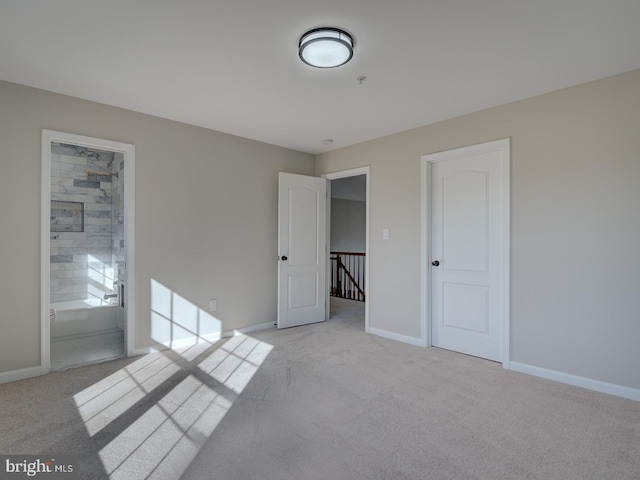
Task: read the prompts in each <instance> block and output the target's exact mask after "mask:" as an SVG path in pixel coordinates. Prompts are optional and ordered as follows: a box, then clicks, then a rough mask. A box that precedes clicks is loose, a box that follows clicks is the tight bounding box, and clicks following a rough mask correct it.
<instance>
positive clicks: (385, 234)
mask: <svg viewBox="0 0 640 480" xmlns="http://www.w3.org/2000/svg"><path fill="white" fill-rule="evenodd" d="M382 239H383V240H389V229H388V228H384V229H382Z"/></svg>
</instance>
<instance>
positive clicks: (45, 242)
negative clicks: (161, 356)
mask: <svg viewBox="0 0 640 480" xmlns="http://www.w3.org/2000/svg"><path fill="white" fill-rule="evenodd" d="M51 142H61V143H67V144H70V145H79V146H82V147H88V148H97V149H99V150H106V151H109V152H116V153H122V154H123V155H124V208H125V219H126V221H125V225H124V233H125V241H126V242H127V243H126V252H127V253H126V255H127V258H126V263H127V276H126V280H125V281H126V286H125V288H126V291H125V299H126V322H125V326H124V338H125V352H126V354H127V357H129V356H132V355H134V345H135V342H134V331H135V329H134V328H133V326H134V319H135V298H136V296H135V196H134V185H135V146H134V145H131V144H128V143H121V142H113V141H111V140H103V139H100V138H93V137H85V136H83V135H75V134H72V133H64V132H56V131H53V130H44V129H43V130H42V175H41V182H42V184H41V188H40V193H41V195H42V197H41V207H40V368H41V370H42V374H43V375H45V374H47V373H49V372H50V371H51V348H50V347H51V329H50V320H49V294H50V268H49V255H50V252H51V249H50V246H51V241H50V211H51Z"/></svg>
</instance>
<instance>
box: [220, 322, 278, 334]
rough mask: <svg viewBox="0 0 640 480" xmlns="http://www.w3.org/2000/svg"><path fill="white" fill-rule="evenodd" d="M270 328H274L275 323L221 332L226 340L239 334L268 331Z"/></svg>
mask: <svg viewBox="0 0 640 480" xmlns="http://www.w3.org/2000/svg"><path fill="white" fill-rule="evenodd" d="M272 328H276V326H275V322H267V323H260V324H258V325H251V326H250V327H245V328H239V329H235V330H227V331H226V332H222V337H223V338H227V337H233V336H235V335H238V334H241V333H254V332H261V331H263V330H270V329H272Z"/></svg>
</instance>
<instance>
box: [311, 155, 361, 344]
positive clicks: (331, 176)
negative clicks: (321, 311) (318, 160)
mask: <svg viewBox="0 0 640 480" xmlns="http://www.w3.org/2000/svg"><path fill="white" fill-rule="evenodd" d="M358 175H365V176H366V185H367V187H366V188H367V197H366V202H367V203H366V206H365V207H366V220H365V224H366V226H365V234H366V239H365V257H364V331H365V332H367V333H371V332H370V331H369V285H370V281H369V272H370V270H371V269H370V268H369V263H370V262H369V259H370V255H369V226H370V225H371V223H370V221H369V217H370V214H369V212H370V210H371V182H370V179H371V167H370V166H369V165H367V166H365V167H358V168H352V169H350V170H342V171H339V172H332V173H325V174H324V175H322V177H323V178H326V179H327V180H338V179H339V178H347V177H356V176H358ZM330 246H331V182H329V184H328V185H327V300H326V305H327V312H326V314H325V315H326V319H327V320H329V316H330V315H331V312H330V301H331V298H330V294H331V291H330V290H331V289H330V285H329V282H331V278H330V275H329V272H330V271H331V267H330V262H331V260H330V259H329V257H330V256H331V253H330V251H331V248H330Z"/></svg>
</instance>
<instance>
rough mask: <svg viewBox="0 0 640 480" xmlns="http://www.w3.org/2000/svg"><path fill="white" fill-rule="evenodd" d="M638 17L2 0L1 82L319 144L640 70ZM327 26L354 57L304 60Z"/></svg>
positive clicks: (523, 2) (487, 2)
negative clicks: (305, 36) (325, 63)
mask: <svg viewBox="0 0 640 480" xmlns="http://www.w3.org/2000/svg"><path fill="white" fill-rule="evenodd" d="M639 22H640V1H638V0H484V1H482V2H479V1H477V0H395V1H388V0H387V1H381V0H349V1H345V0H339V1H338V0H316V1H310V0H232V1H230V0H225V1H222V0H180V1H178V0H135V1H132V0H108V1H98V0H56V1H51V0H15V1H14V0H0V79H2V80H7V81H10V82H16V83H21V84H24V85H29V86H33V87H38V88H42V89H45V90H50V91H53V92H59V93H63V94H67V95H72V96H76V97H80V98H86V99H90V100H94V101H97V102H102V103H106V104H109V105H115V106H119V107H124V108H128V109H131V110H135V111H139V112H144V113H148V114H152V115H157V116H160V117H164V118H169V119H174V120H178V121H182V122H186V123H190V124H193V125H199V126H202V127H206V128H211V129H214V130H219V131H223V132H227V133H231V134H235V135H240V136H243V137H248V138H252V139H256V140H260V141H264V142H268V143H272V144H275V145H281V146H284V147H289V148H293V149H296V150H301V151H304V152H310V153H319V152H323V151H327V150H332V149H335V148H340V147H343V146H346V145H351V144H355V143H359V142H362V141H366V140H370V139H372V138H377V137H380V136H384V135H388V134H391V133H395V132H399V131H403V130H407V129H410V128H414V127H418V126H421V125H426V124H429V123H433V122H436V121H439V120H443V119H446V118H451V117H455V116H458V115H462V114H465V113H470V112H473V111H477V110H481V109H484V108H488V107H491V106H496V105H500V104H504V103H508V102H511V101H514V100H518V99H522V98H526V97H530V96H533V95H537V94H540V93H544V92H549V91H552V90H557V89H559V88H563V87H567V86H571V85H576V84H579V83H583V82H586V81H590V80H595V79H598V78H603V77H607V76H610V75H614V74H617V73H622V72H625V71H630V70H634V69H637V68H640V27H639V26H638V24H639ZM318 26H336V27H339V28H343V29H345V30H347V31H349V32H350V33H351V34H353V36H354V38H355V42H356V45H355V53H354V58H353V60H352V61H351V62H350V63H349V64H347V65H345V66H343V67H340V68H338V69H328V70H317V69H313V68H311V67H308V66H307V65H304V64H303V63H302V62H301V61H300V60H299V59H298V55H297V42H298V39H299V37H300V35H301V34H302V33H304V32H305V31H306V30H308V29H311V28H314V27H318ZM360 75H365V76H366V77H367V80H366V81H365V82H364V84H363V85H359V83H358V82H357V80H356V78H357V77H358V76H360ZM326 138H332V139H334V140H335V141H334V142H333V144H332V145H329V146H327V145H324V144H323V143H322V140H323V139H326Z"/></svg>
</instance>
